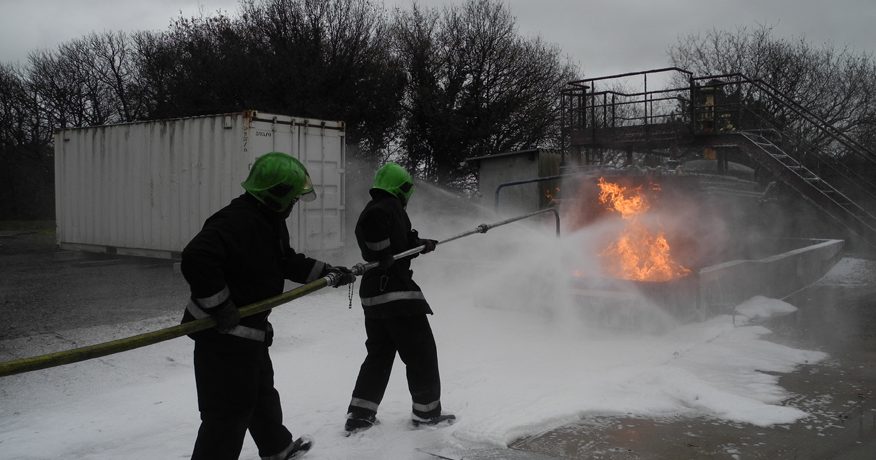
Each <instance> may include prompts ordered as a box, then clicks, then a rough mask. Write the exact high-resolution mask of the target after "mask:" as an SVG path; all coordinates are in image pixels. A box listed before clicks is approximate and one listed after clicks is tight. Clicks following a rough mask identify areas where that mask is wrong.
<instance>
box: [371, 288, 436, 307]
mask: <svg viewBox="0 0 876 460" xmlns="http://www.w3.org/2000/svg"><path fill="white" fill-rule="evenodd" d="M396 300H426V297H425V296H424V295H423V293H422V292H421V291H397V292H387V293H386V294H381V295H378V296H374V297H362V306H364V307H373V306H375V305H380V304H384V303H389V302H394V301H396Z"/></svg>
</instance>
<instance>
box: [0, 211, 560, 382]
mask: <svg viewBox="0 0 876 460" xmlns="http://www.w3.org/2000/svg"><path fill="white" fill-rule="evenodd" d="M546 212H553V213H554V215H555V216H556V233H557V236H558V237H559V236H560V217H559V214H558V213H557V211H556V210H555V209H553V208H550V209H543V210H540V211H536V212H532V213H529V214H524V215H522V216H517V217H513V218H510V219H506V220H503V221H501V222H496V223H494V224H481V225H478V226H477V227H476V228H475V229H473V230H469V231H467V232H463V233H460V234H458V235H455V236H452V237H450V238H447V239H444V240H441V241H438V244H439V245H440V244H444V243H449V242H451V241H454V240H458V239H460V238H463V237H466V236H469V235H473V234H475V233H486V232H487V231H488V230H490V229H492V228H495V227H499V226H502V225H506V224H510V223H512V222H516V221H519V220H522V219H526V218H529V217H532V216H535V215H538V214H543V213H546ZM425 248H426V246H425V245H421V246H417V247H414V248H411V249H408V250H406V251H403V252H400V253H398V254H395V255H394V256H393V259H394V260H398V259H402V258H405V257H410V256H412V255H414V254H419V253H420V252H422V251H423V250H424V249H425ZM378 265H379V263H378V262H370V263H358V264H356V265H354V266H353V267H351V269H350V270H351V271H352V272H353V274H354V275H356V276H361V275H363V274H364V273H365V272H366V271H368V270H371V269H373V268H375V267H377V266H378ZM339 276H340V275H339V274H336V273H330V274H328V275H326V276H324V277H322V278H320V279H317V280H315V281H312V282H310V283H307V284H304V285H301V286H298V287H296V288H294V289H291V290H289V291H286V292H284V293H282V294H279V295H277V296H274V297H270V298H268V299H265V300H262V301H259V302H254V303H251V304H249V305H246V306H243V307H240V317H241V318H244V317H247V316H252V315H255V314H257V313H261V312H264V311H268V310H270V309H272V308H274V307H277V306H280V305H282V304H284V303H287V302H289V301H291V300H294V299H297V298H299V297H303V296H305V295H307V294H311V293H313V292H316V291H318V290H320V289H322V288H324V287H326V286H332V285H334V284H335V283H336V282H337V278H338V277H339ZM215 326H216V320H215V319H213V318H212V317H206V318H201V319H196V320H194V321H190V322H187V323H182V324H178V325H176V326H171V327H167V328H164V329H159V330H157V331H152V332H146V333H143V334H138V335H133V336H130V337H124V338H121V339H116V340H111V341H108V342H102V343H98V344H94V345H88V346H84V347H79V348H73V349H69V350H63V351H59V352H55V353H48V354H44V355H38V356H31V357H27V358H21V359H15V360H12V361H5V362H0V377H5V376H8V375H15V374H21V373H24V372H30V371H36V370H40V369H46V368H50V367H56V366H61V365H64V364H72V363H76V362H79V361H85V360H88V359H92V358H99V357H101V356H107V355H111V354H115V353H120V352H123V351H128V350H133V349H135V348H140V347H145V346H147V345H154V344H156V343H159V342H164V341H166V340H170V339H175V338H177V337H182V336H184V335H188V334H192V333H195V332H199V331H203V330H206V329H210V328H212V327H215Z"/></svg>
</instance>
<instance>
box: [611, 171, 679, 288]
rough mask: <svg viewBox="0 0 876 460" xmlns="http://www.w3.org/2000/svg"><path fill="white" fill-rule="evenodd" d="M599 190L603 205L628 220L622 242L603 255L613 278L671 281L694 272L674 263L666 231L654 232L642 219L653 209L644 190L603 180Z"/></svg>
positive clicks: (616, 243) (612, 245) (615, 244)
mask: <svg viewBox="0 0 876 460" xmlns="http://www.w3.org/2000/svg"><path fill="white" fill-rule="evenodd" d="M599 189H600V192H599V201H600V203H603V204H605V205H608V209H610V210H613V211H616V212H618V213H620V215H621V218H622V219H624V221H626V227H625V228H624V230H623V232H622V233H621V235H620V236H619V237H618V239H617V240H616V241H614V242H613V243H611V244H610V245H609V246H608V247H607V248H606V249H605V250H603V251H602V253H600V256H601V257H602V260H603V263H604V265H605V267H606V269H607V271H608V272H609V273H610V274H611V275H612V276H615V277H618V278H623V279H630V280H636V281H667V280H671V279H674V278H678V277H681V276H684V275H687V274H688V273H690V270H689V269H687V268H685V267H683V266H681V265H680V264H678V263H677V262H675V261H674V260H672V257H671V254H670V247H669V242H668V241H667V240H666V236H665V235H664V233H663V231H662V230H660V231H656V232H652V231H651V230H650V229H649V228H648V226H647V225H645V223H644V222H642V221H641V220H640V219H639V218H640V216H642V215H643V214H644V213H645V212H646V211H647V210H648V208H649V205H648V201H647V200H646V198H645V195H644V194H642V190H641V187H635V188H631V187H624V186H622V185H620V184H616V183H613V182H606V181H605V179H604V178H602V177H600V178H599ZM656 190H659V188H658V189H656Z"/></svg>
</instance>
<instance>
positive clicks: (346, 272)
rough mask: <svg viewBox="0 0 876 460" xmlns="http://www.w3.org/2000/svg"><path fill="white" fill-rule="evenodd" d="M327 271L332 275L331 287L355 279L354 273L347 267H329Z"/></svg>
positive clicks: (345, 283)
mask: <svg viewBox="0 0 876 460" xmlns="http://www.w3.org/2000/svg"><path fill="white" fill-rule="evenodd" d="M328 272H329V274H331V275H332V277H331V286H332V287H338V286H345V285H347V284H350V283H352V282H354V281H356V275H354V274H353V272H352V271H351V270H350V269H349V268H347V267H343V266H338V267H331V268H329V269H328Z"/></svg>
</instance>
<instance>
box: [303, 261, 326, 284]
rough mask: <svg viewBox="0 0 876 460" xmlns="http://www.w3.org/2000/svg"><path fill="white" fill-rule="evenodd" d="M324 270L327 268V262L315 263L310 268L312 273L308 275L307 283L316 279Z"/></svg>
mask: <svg viewBox="0 0 876 460" xmlns="http://www.w3.org/2000/svg"><path fill="white" fill-rule="evenodd" d="M323 270H325V262H320V261H318V260H317V261H316V263H314V264H313V268H311V269H310V274H309V275H307V281H305V283H310V282H312V281H316V280H317V279H318V278H319V276H320V275H322V272H323Z"/></svg>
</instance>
